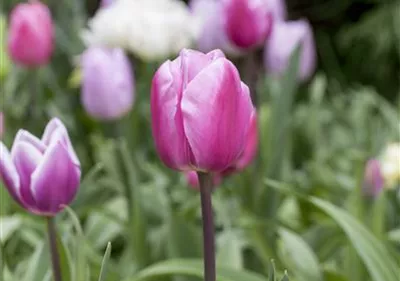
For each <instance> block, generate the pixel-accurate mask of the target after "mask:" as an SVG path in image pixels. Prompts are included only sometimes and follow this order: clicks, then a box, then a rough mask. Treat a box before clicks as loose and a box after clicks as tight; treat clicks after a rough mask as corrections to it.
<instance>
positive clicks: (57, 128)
mask: <svg viewBox="0 0 400 281" xmlns="http://www.w3.org/2000/svg"><path fill="white" fill-rule="evenodd" d="M58 141H61V142H62V143H63V144H65V145H66V147H67V148H68V153H69V154H70V157H71V159H72V161H73V162H74V163H75V165H76V166H80V162H79V159H78V156H77V155H76V153H75V150H74V148H73V147H72V144H71V141H70V139H69V136H68V131H67V128H65V126H64V124H63V123H62V122H61V120H60V119H58V118H53V119H52V120H51V121H50V122H49V123H48V124H47V126H46V129H45V130H44V133H43V136H42V142H43V143H45V144H46V145H51V144H52V143H56V142H58Z"/></svg>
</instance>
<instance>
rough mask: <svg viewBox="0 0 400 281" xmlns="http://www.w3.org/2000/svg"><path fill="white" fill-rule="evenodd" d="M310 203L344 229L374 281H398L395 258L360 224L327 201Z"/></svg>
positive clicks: (319, 200) (313, 198)
mask: <svg viewBox="0 0 400 281" xmlns="http://www.w3.org/2000/svg"><path fill="white" fill-rule="evenodd" d="M309 201H310V202H311V203H312V204H313V205H315V206H316V207H318V208H319V209H321V210H323V211H324V212H325V213H326V214H328V215H329V216H330V217H331V218H332V219H334V220H335V221H336V223H337V224H338V225H339V226H340V227H341V228H342V230H343V231H344V232H345V234H346V235H347V238H348V239H349V240H350V241H351V243H352V245H353V247H354V249H355V250H356V252H357V253H358V255H359V256H360V258H361V259H362V261H363V262H364V264H365V266H366V268H367V270H368V272H369V274H370V276H371V278H372V280H374V281H382V280H385V281H398V265H396V261H395V258H394V257H393V256H392V254H391V253H390V252H389V251H388V249H387V248H386V247H385V245H384V244H383V243H382V242H381V241H380V240H378V239H377V238H376V237H375V236H374V235H373V234H371V232H369V231H368V230H367V229H366V228H365V227H364V226H363V225H362V224H361V223H360V222H358V221H357V220H356V219H355V218H353V217H352V216H351V215H349V214H348V213H347V212H346V211H343V210H341V209H340V208H338V207H336V206H335V205H333V204H331V203H329V202H327V201H325V200H322V199H319V198H316V197H311V198H310V199H309Z"/></svg>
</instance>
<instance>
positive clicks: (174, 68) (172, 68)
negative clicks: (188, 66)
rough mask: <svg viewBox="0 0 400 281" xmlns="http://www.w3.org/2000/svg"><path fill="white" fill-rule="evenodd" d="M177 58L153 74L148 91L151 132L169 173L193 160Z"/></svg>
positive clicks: (179, 65)
mask: <svg viewBox="0 0 400 281" xmlns="http://www.w3.org/2000/svg"><path fill="white" fill-rule="evenodd" d="M180 67H181V60H180V58H178V59H176V60H174V61H173V62H171V61H167V62H165V63H164V64H163V65H162V66H161V67H160V68H159V69H158V70H157V72H156V74H155V76H154V78H153V81H152V89H151V116H152V131H153V136H154V140H155V145H156V148H157V150H158V152H159V154H160V158H161V159H162V160H163V162H164V163H165V164H166V165H167V166H168V167H170V168H172V169H178V170H185V169H188V168H189V166H190V163H191V159H192V158H193V156H192V152H191V151H190V148H189V144H188V142H187V140H186V137H185V134H184V131H183V121H182V112H181V109H180V106H179V104H180V102H181V98H182V79H180V78H181V72H180Z"/></svg>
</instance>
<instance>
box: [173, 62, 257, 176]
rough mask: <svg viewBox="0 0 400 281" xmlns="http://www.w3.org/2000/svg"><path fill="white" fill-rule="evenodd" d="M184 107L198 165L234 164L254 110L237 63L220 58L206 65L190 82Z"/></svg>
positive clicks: (210, 168)
mask: <svg viewBox="0 0 400 281" xmlns="http://www.w3.org/2000/svg"><path fill="white" fill-rule="evenodd" d="M246 88H247V87H246ZM181 107H182V113H183V124H184V128H185V133H186V137H187V139H188V141H189V143H190V147H191V149H192V152H193V154H194V158H195V161H196V166H197V167H198V168H199V169H201V170H205V171H212V172H218V171H222V170H224V169H225V168H227V167H228V166H230V165H232V164H233V163H234V162H235V161H236V160H237V159H238V157H239V155H240V154H241V153H242V151H243V149H244V144H245V138H246V134H247V130H248V126H249V121H250V116H251V113H252V110H253V106H252V104H251V100H250V96H249V93H248V91H247V92H246V91H242V87H241V81H240V78H239V73H238V71H237V69H236V68H235V66H234V65H233V64H232V63H231V62H229V61H228V60H226V59H224V58H220V59H217V60H215V61H214V62H213V63H212V64H210V65H209V66H208V67H206V68H205V69H203V71H201V72H200V73H199V74H198V75H197V76H196V78H195V79H193V80H192V81H191V82H190V83H189V84H188V86H187V88H186V90H185V92H184V93H183V98H182V104H181Z"/></svg>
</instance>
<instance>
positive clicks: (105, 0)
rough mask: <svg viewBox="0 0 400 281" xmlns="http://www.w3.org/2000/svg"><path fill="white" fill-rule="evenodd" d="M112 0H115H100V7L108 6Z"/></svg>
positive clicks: (113, 0)
mask: <svg viewBox="0 0 400 281" xmlns="http://www.w3.org/2000/svg"><path fill="white" fill-rule="evenodd" d="M114 2H115V0H101V2H100V6H101V7H108V6H110V5H111V4H113V3H114Z"/></svg>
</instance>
